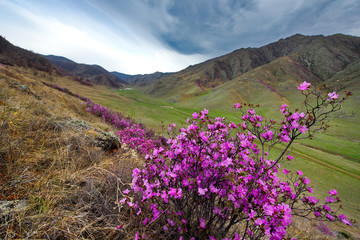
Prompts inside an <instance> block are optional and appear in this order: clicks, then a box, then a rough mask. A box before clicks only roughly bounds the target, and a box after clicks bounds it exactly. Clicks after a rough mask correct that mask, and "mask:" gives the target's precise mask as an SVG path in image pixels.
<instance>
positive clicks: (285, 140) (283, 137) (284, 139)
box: [281, 134, 291, 142]
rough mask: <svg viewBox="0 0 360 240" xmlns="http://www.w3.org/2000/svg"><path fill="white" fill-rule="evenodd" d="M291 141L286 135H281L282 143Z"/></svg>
mask: <svg viewBox="0 0 360 240" xmlns="http://www.w3.org/2000/svg"><path fill="white" fill-rule="evenodd" d="M290 140H291V139H290V137H289V136H288V135H286V134H284V135H281V141H282V142H288V141H290Z"/></svg>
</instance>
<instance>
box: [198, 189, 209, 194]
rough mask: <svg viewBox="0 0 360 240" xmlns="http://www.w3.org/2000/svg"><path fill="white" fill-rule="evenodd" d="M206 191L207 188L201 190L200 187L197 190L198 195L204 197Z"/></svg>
mask: <svg viewBox="0 0 360 240" xmlns="http://www.w3.org/2000/svg"><path fill="white" fill-rule="evenodd" d="M207 191H208V190H207V188H201V187H199V188H198V192H199V195H205V193H206V192H207Z"/></svg>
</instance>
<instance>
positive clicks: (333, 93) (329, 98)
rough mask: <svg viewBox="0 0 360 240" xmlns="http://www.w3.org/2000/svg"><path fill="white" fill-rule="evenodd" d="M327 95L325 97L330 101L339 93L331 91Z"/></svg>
mask: <svg viewBox="0 0 360 240" xmlns="http://www.w3.org/2000/svg"><path fill="white" fill-rule="evenodd" d="M328 96H329V97H328V98H327V100H328V101H331V100H335V99H337V98H338V97H339V94H336V92H332V93H329V94H328Z"/></svg>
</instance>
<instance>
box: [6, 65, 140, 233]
mask: <svg viewBox="0 0 360 240" xmlns="http://www.w3.org/2000/svg"><path fill="white" fill-rule="evenodd" d="M0 74H1V75H0V131H1V134H0V171H1V174H0V183H1V188H0V200H2V201H12V200H26V203H27V205H26V208H23V209H22V210H19V211H18V210H17V208H16V207H15V208H14V209H13V211H10V212H6V213H5V212H4V213H1V212H0V217H1V221H0V222H1V224H0V238H2V239H13V238H15V239H16V238H25V239H106V238H108V239H109V238H110V239H116V238H124V236H125V233H124V232H123V231H120V230H118V229H117V228H116V227H117V226H118V225H119V224H120V223H121V222H124V221H125V220H124V214H121V213H119V211H118V208H117V204H116V203H117V202H118V201H117V198H118V194H121V191H120V190H121V188H122V187H123V185H124V183H127V182H130V181H131V179H130V177H131V174H130V173H131V170H132V169H133V168H134V167H135V166H138V165H139V160H138V158H137V157H136V155H134V153H133V152H131V151H129V150H124V149H123V148H122V149H119V150H118V151H117V152H115V153H113V152H112V153H109V152H105V151H104V150H103V149H102V148H101V147H99V144H98V142H97V141H98V140H97V137H98V135H99V134H98V133H99V132H103V131H105V132H106V131H108V130H111V128H110V126H108V125H106V124H105V123H103V122H102V120H101V119H99V118H97V117H95V116H92V115H90V114H89V113H87V112H86V109H85V107H84V106H83V103H82V102H81V101H80V100H78V99H76V98H73V97H69V96H67V95H65V94H63V93H60V92H57V91H56V90H53V89H50V88H47V87H45V86H43V85H42V84H39V83H38V81H39V80H40V79H37V77H38V76H39V74H36V77H35V76H33V75H31V73H30V72H28V71H27V70H26V69H15V68H8V69H6V71H1V70H0ZM44 75H45V76H44V77H49V76H47V75H46V74H44ZM41 80H43V79H41ZM20 85H26V86H28V87H29V88H30V89H31V92H33V93H34V94H37V95H38V96H40V98H41V100H38V99H37V98H35V97H34V95H33V94H29V92H24V91H22V89H21V86H20ZM127 218H128V217H127ZM125 219H126V218H125Z"/></svg>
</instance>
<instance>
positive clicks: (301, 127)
mask: <svg viewBox="0 0 360 240" xmlns="http://www.w3.org/2000/svg"><path fill="white" fill-rule="evenodd" d="M307 130H308V128H307V127H306V126H300V127H299V132H301V133H302V134H305V133H306V131H307Z"/></svg>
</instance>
